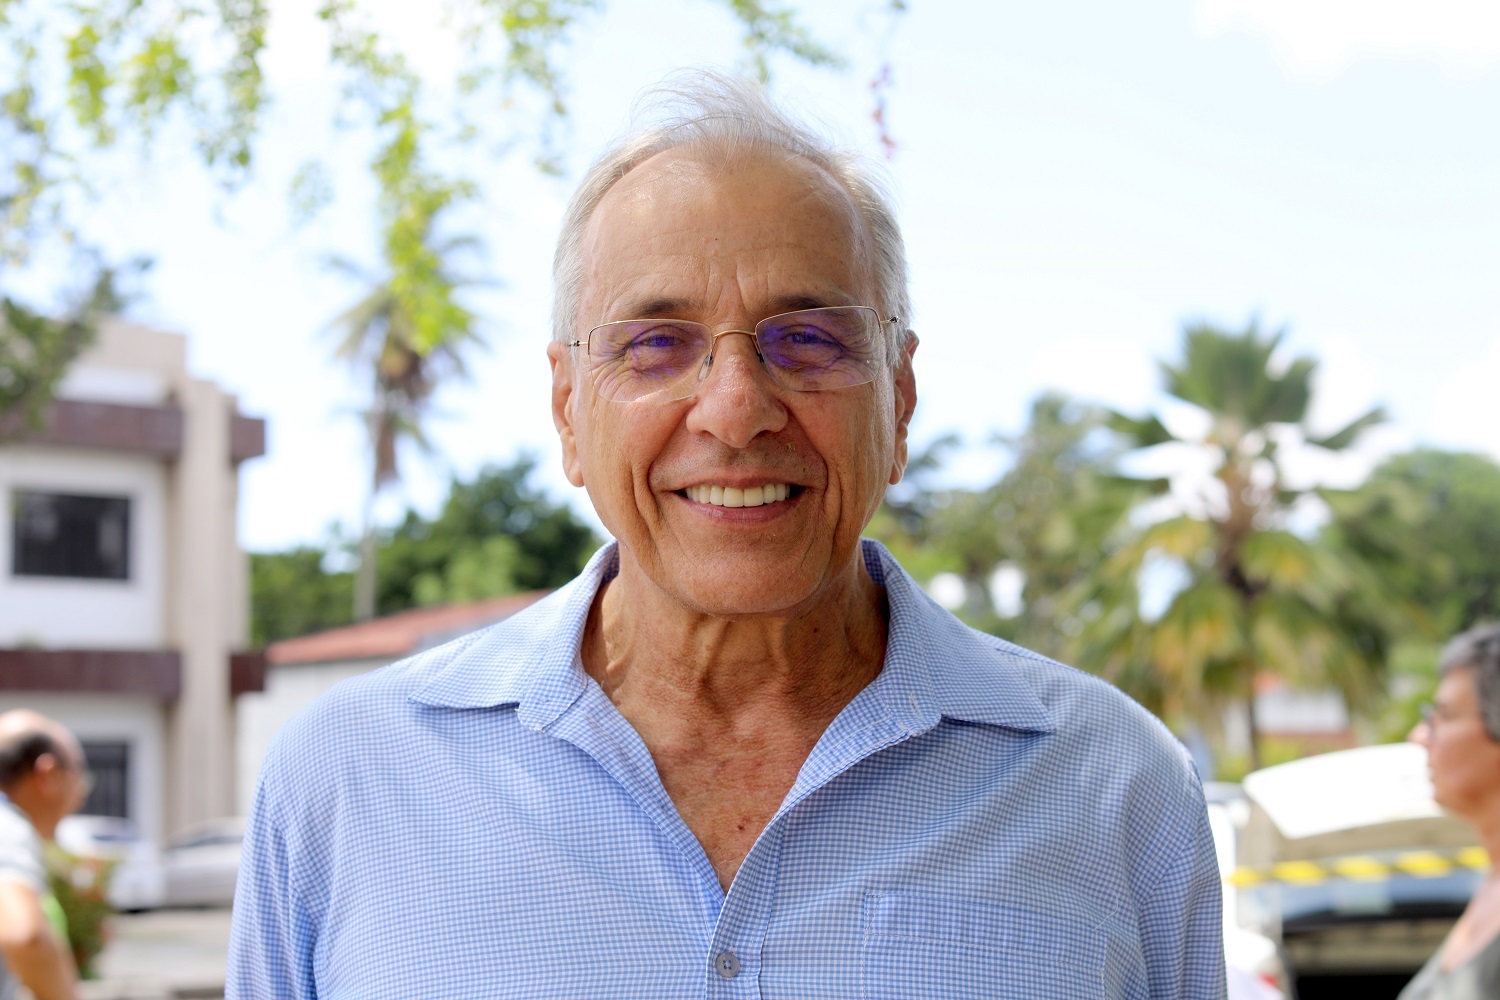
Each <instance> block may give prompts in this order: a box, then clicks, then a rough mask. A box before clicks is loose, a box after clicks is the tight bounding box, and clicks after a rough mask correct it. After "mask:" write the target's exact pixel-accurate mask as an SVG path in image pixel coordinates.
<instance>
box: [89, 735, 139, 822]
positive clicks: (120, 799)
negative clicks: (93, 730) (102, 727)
mask: <svg viewBox="0 0 1500 1000" xmlns="http://www.w3.org/2000/svg"><path fill="white" fill-rule="evenodd" d="M83 757H84V760H86V761H88V768H89V770H90V771H92V772H93V773H94V790H93V791H91V792H89V797H88V801H87V802H85V803H84V804H83V807H82V808H81V809H79V810H78V811H79V812H81V813H87V814H89V815H90V816H118V817H120V818H121V819H129V818H130V744H129V743H113V742H111V743H90V742H87V741H85V742H84V744H83Z"/></svg>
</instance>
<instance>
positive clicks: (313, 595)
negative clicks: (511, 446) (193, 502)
mask: <svg viewBox="0 0 1500 1000" xmlns="http://www.w3.org/2000/svg"><path fill="white" fill-rule="evenodd" d="M535 468H536V462H535V459H533V458H531V457H530V456H524V455H523V456H522V457H520V458H518V459H516V460H515V461H513V462H511V463H510V464H508V465H503V466H488V467H486V468H484V469H481V470H480V471H479V472H478V473H477V474H476V475H475V476H474V478H473V479H471V480H467V481H465V480H459V479H454V480H453V482H452V485H451V486H450V488H449V491H448V497H447V499H446V500H445V501H444V503H443V506H442V508H441V509H440V510H439V512H438V513H437V515H436V516H434V517H427V516H424V515H423V514H421V513H419V512H417V511H415V510H408V511H407V512H406V515H405V517H404V518H402V520H401V521H400V523H398V524H397V525H396V526H395V527H393V528H387V529H384V530H381V531H378V532H377V533H376V545H377V547H378V549H379V553H380V554H379V565H380V575H379V578H378V580H377V584H376V609H377V613H378V614H391V613H393V612H396V611H403V610H405V609H407V608H413V607H426V606H432V605H439V604H449V603H456V602H461V601H473V600H479V599H481V598H485V597H497V596H502V595H505V594H515V593H521V592H524V591H528V590H541V589H547V588H552V587H558V586H561V585H562V584H564V583H566V582H567V581H568V580H570V579H572V578H573V577H574V576H575V575H576V574H577V573H578V571H579V570H580V569H581V568H582V567H583V564H584V563H585V562H587V561H588V557H589V556H590V555H591V554H592V553H593V552H594V550H595V549H596V548H598V546H599V539H598V538H597V537H596V536H595V535H594V533H593V531H592V530H591V529H590V528H589V526H588V525H586V524H584V523H583V522H582V521H580V520H579V519H578V517H577V516H576V515H575V514H574V513H573V512H572V510H570V509H569V508H568V507H567V506H565V505H563V504H559V503H556V502H554V501H553V500H552V499H550V498H549V497H548V496H547V494H546V492H545V491H543V490H542V489H541V488H539V487H537V486H535V485H534V484H532V482H531V476H532V473H533V471H534V470H535ZM355 544H356V543H355V542H354V541H353V540H344V539H340V538H338V537H334V538H332V539H330V541H329V542H328V543H327V544H325V545H322V546H316V545H301V546H296V547H293V548H291V549H288V550H286V551H283V552H264V553H255V554H252V555H251V556H250V603H251V640H252V642H253V643H254V644H255V645H257V646H264V645H266V644H267V643H271V642H275V641H276V640H278V639H286V638H291V637H293V636H299V635H306V634H307V633H309V632H316V631H320V630H322V629H327V628H333V627H335V626H338V625H346V624H348V623H350V622H351V621H352V620H353V618H354V613H353V607H354V606H353V603H352V595H353V593H354V572H353V571H352V569H350V568H346V567H348V566H351V565H352V563H353V559H354V554H353V551H352V549H353V547H354V545H355Z"/></svg>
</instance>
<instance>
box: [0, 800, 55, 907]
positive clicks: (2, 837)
mask: <svg viewBox="0 0 1500 1000" xmlns="http://www.w3.org/2000/svg"><path fill="white" fill-rule="evenodd" d="M41 854H42V845H41V842H40V841H39V840H37V836H36V834H35V833H34V832H32V829H31V827H30V826H26V825H24V824H23V822H22V821H20V820H14V819H13V816H12V815H4V816H0V878H3V879H7V880H10V881H16V882H24V883H26V884H27V885H29V886H31V888H33V889H35V890H36V891H37V892H39V893H41V892H46V891H47V873H46V871H45V870H44V869H43V868H42V862H41Z"/></svg>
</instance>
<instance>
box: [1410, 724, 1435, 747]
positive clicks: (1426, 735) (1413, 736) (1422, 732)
mask: <svg viewBox="0 0 1500 1000" xmlns="http://www.w3.org/2000/svg"><path fill="white" fill-rule="evenodd" d="M1431 738H1432V726H1431V725H1430V724H1429V723H1428V722H1427V720H1426V719H1423V720H1422V721H1421V722H1419V723H1417V724H1416V725H1415V726H1412V727H1411V732H1409V733H1407V734H1406V739H1407V742H1409V743H1415V744H1417V745H1418V746H1423V747H1425V746H1426V745H1427V744H1428V741H1429V740H1431Z"/></svg>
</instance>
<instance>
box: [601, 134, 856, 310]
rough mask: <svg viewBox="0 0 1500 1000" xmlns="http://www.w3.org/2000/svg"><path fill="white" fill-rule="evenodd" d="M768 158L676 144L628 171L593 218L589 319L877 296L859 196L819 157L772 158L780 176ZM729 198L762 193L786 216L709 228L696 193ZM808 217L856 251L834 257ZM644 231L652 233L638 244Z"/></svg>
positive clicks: (741, 202) (788, 306)
mask: <svg viewBox="0 0 1500 1000" xmlns="http://www.w3.org/2000/svg"><path fill="white" fill-rule="evenodd" d="M674 153H675V155H674ZM763 165H764V164H755V163H752V162H750V161H746V162H745V163H743V164H736V165H735V166H744V167H745V169H744V170H736V169H734V166H731V167H729V168H727V169H726V168H724V167H723V166H722V165H718V164H710V163H705V162H704V161H702V160H701V159H697V158H694V157H692V156H691V155H684V154H683V153H682V151H669V153H663V154H658V156H657V157H653V158H652V159H651V160H648V161H647V162H646V163H645V164H642V165H641V166H639V167H637V168H636V169H635V170H633V171H631V173H630V174H627V175H626V176H625V177H624V178H621V180H620V182H619V183H618V184H616V185H615V186H614V187H613V188H612V189H611V190H610V191H609V192H608V193H607V194H606V195H605V197H604V198H603V199H601V202H600V204H599V205H598V206H597V207H596V209H595V211H594V214H593V217H592V218H591V219H590V220H589V223H588V229H587V232H586V236H585V256H586V259H587V260H588V267H587V271H586V275H585V279H584V282H583V288H584V294H583V296H582V301H581V302H580V310H579V318H580V320H585V321H586V323H587V325H589V326H592V325H594V324H596V323H600V322H608V321H613V320H620V319H630V318H636V317H639V318H655V317H662V318H669V317H670V318H679V319H710V318H712V316H713V315H716V314H724V313H726V312H729V311H738V309H739V308H741V307H742V308H743V309H744V310H746V311H748V312H751V313H754V314H757V318H763V317H764V316H769V315H774V314H776V313H779V312H789V311H792V310H794V309H799V308H810V307H813V306H818V305H867V304H871V303H868V302H865V301H864V299H863V298H861V296H864V297H868V296H869V295H870V294H871V293H872V292H873V291H874V289H873V288H871V287H868V286H870V284H871V282H872V280H873V277H874V275H873V262H872V261H871V260H870V254H869V250H868V247H869V243H868V239H867V233H866V232H865V230H866V228H867V226H866V222H865V219H864V217H863V215H862V214H861V213H860V212H859V210H858V207H857V206H856V205H855V204H854V201H853V199H852V197H851V196H850V195H849V192H848V191H847V190H846V189H845V188H844V187H843V185H842V184H840V183H839V182H838V181H837V179H836V178H834V177H833V176H831V175H829V174H828V173H827V172H826V171H824V170H822V169H821V168H819V167H817V165H815V164H811V163H807V162H805V161H800V160H794V161H791V162H774V161H773V162H771V166H772V167H775V168H779V169H775V170H773V171H771V172H766V171H764V170H760V169H758V168H759V167H761V166H763ZM726 197H727V198H730V199H736V200H737V201H736V207H737V208H740V209H741V210H743V209H744V206H745V203H746V202H751V203H753V201H754V200H755V199H756V198H757V197H759V198H762V199H763V200H765V201H767V202H771V201H777V202H780V205H779V206H778V208H777V209H776V215H775V216H772V217H766V216H764V215H762V216H759V217H756V216H751V218H752V219H753V222H754V224H744V223H743V222H741V223H735V222H729V223H727V224H726V225H725V226H724V227H722V228H720V229H713V230H705V229H704V228H703V227H702V226H701V225H700V218H699V216H698V215H697V214H696V213H695V212H694V211H693V208H694V204H693V203H694V201H695V199H696V200H697V201H698V202H699V203H700V204H703V203H707V204H710V205H712V204H713V203H715V202H718V201H720V200H721V199H724V198H726ZM664 209H665V210H664ZM709 210H710V211H712V209H711V208H710V209H709ZM809 216H821V217H822V219H823V220H825V221H826V225H827V230H826V232H827V233H828V235H829V236H830V237H831V239H830V240H829V241H828V243H832V244H833V245H834V246H839V245H842V247H844V248H845V249H844V250H843V251H842V252H832V253H831V252H830V246H829V245H828V243H825V242H823V241H820V240H815V239H812V238H811V237H810V235H809V231H808V229H807V227H806V225H803V224H799V223H805V221H806V219H807V218H808V217H809ZM636 234H645V235H644V236H643V237H642V238H640V239H639V240H638V241H637V243H636V244H635V245H634V246H632V245H631V244H629V242H628V239H629V238H630V237H632V236H635V235H636ZM632 250H633V251H634V252H631V251H632ZM861 264H862V265H863V266H860V265H861ZM856 289H857V292H856ZM581 325H582V324H581Z"/></svg>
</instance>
